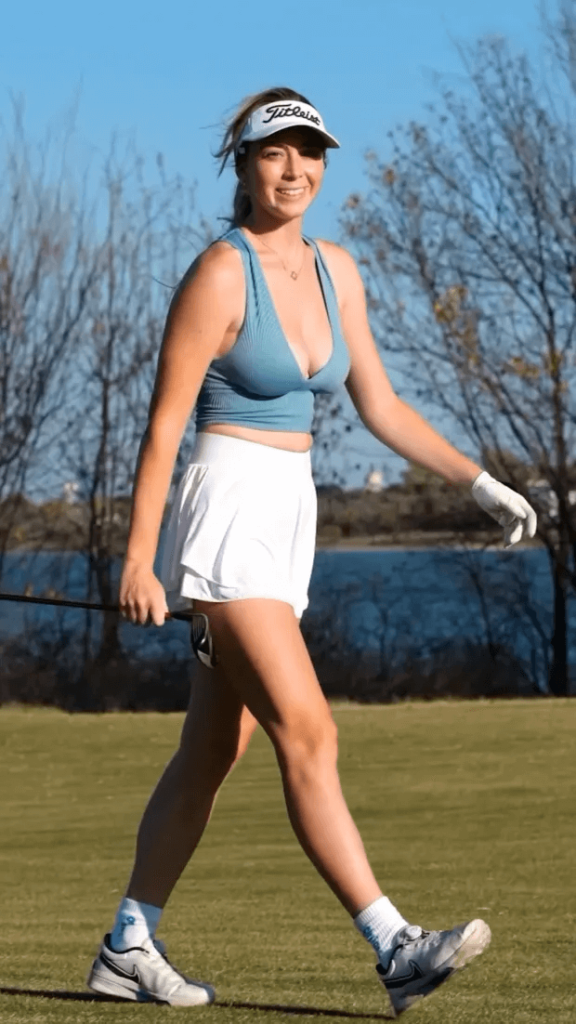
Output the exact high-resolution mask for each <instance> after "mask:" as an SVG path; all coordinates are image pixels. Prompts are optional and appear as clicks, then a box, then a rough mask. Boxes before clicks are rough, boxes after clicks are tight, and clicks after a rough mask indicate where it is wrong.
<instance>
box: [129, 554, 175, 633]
mask: <svg viewBox="0 0 576 1024" xmlns="http://www.w3.org/2000/svg"><path fill="white" fill-rule="evenodd" d="M119 605H120V611H121V613H122V615H123V616H124V618H126V619H129V620H130V622H133V623H134V624H135V625H138V624H140V625H141V626H145V625H146V624H147V622H148V621H149V619H151V620H152V622H153V623H154V625H155V626H163V625H164V622H165V620H166V618H167V616H168V615H169V610H168V605H167V604H166V594H165V592H164V587H163V586H162V584H161V583H160V580H159V579H157V577H156V576H155V575H154V573H153V571H152V569H151V568H149V566H143V565H142V564H141V563H140V562H132V561H130V560H129V559H127V560H126V561H125V562H124V566H123V569H122V576H121V579H120V593H119Z"/></svg>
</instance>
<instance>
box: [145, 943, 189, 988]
mask: <svg viewBox="0 0 576 1024" xmlns="http://www.w3.org/2000/svg"><path fill="white" fill-rule="evenodd" d="M153 942H154V946H155V948H156V949H157V950H158V952H159V953H160V956H161V957H162V959H163V960H164V963H165V965H166V966H164V964H163V965H162V972H163V974H164V975H165V977H166V978H168V977H172V979H173V978H174V975H177V977H178V979H179V981H180V980H181V981H185V982H186V984H188V979H187V977H186V975H185V974H182V973H181V971H179V970H178V968H177V967H174V964H173V963H171V962H170V960H169V959H168V953H167V951H166V944H165V943H164V942H162V939H154V940H153ZM158 966H160V965H158Z"/></svg>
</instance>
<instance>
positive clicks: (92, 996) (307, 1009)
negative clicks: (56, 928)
mask: <svg viewBox="0 0 576 1024" xmlns="http://www.w3.org/2000/svg"><path fill="white" fill-rule="evenodd" d="M0 996H36V997H37V998H39V999H68V1000H72V1001H73V1002H77V1003H124V1004H125V1003H126V1000H125V999H117V998H116V997H115V996H105V995H99V994H98V993H96V992H66V991H59V990H58V989H43V988H6V987H0ZM140 1005H141V1006H146V1005H148V1006H149V1005H150V1002H148V1003H140ZM218 1009H227V1010H260V1011H263V1012H265V1013H296V1014H302V1015H303V1016H309V1017H352V1018H354V1019H355V1020H391V1019H392V1018H391V1017H388V1016H386V1014H384V1013H355V1012H354V1011H353V1010H330V1009H323V1008H321V1007H319V1006H284V1005H282V1004H281V1003H237V1002H230V1001H226V1000H222V1001H221V1002H220V1001H219V1000H216V1002H215V1003H213V1010H218Z"/></svg>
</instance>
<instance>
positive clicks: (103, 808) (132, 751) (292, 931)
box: [0, 701, 576, 1024]
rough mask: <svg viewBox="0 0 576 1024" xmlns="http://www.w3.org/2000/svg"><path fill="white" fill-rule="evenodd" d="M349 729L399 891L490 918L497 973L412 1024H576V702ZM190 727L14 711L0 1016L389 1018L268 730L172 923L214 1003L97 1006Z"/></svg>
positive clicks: (355, 803)
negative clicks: (141, 842)
mask: <svg viewBox="0 0 576 1024" xmlns="http://www.w3.org/2000/svg"><path fill="white" fill-rule="evenodd" d="M335 716H336V718H337V721H338V724H339V727H340V746H341V756H340V766H341V775H342V780H343V785H344V789H345V792H346V795H347V798H348V800H349V803H350V806H351V809H352V812H353V814H354V816H355V818H356V821H357V823H358V825H359V827H360V830H361V832H362V834H363V836H364V840H365V843H366V846H367V849H368V852H369V855H370V857H371V859H372V862H373V864H374V866H375V869H376V874H377V876H378V877H379V878H380V879H381V882H382V887H383V889H384V891H385V892H386V893H387V894H388V895H389V896H390V897H391V898H392V899H393V900H394V902H396V903H397V904H398V906H399V907H400V909H401V910H402V911H403V913H404V915H405V916H406V917H407V918H408V920H410V921H412V922H418V923H421V924H423V925H425V926H428V927H447V926H449V925H453V924H456V923H458V922H459V921H461V920H466V919H468V918H471V917H476V916H481V917H485V918H486V920H488V922H489V923H490V925H491V927H492V931H493V941H492V945H491V947H490V948H489V950H488V951H487V952H486V953H485V954H484V956H483V957H482V958H481V960H479V961H477V962H476V963H475V964H473V965H472V966H471V967H470V969H469V970H468V971H465V972H464V973H463V974H462V975H461V977H458V978H456V979H455V980H454V981H451V982H449V983H448V984H447V985H446V986H444V988H441V989H440V990H439V992H438V993H436V994H435V995H434V996H432V997H431V998H430V999H428V1000H426V1001H425V1002H424V1003H423V1004H422V1005H421V1006H420V1007H418V1008H417V1009H415V1010H414V1011H412V1012H411V1013H410V1014H409V1015H408V1016H407V1017H406V1018H403V1019H406V1020H407V1021H411V1022H412V1021H413V1022H414V1024H416V1022H417V1021H418V1020H421V1021H426V1022H428V1024H440V1022H450V1024H461V1022H464V1021H466V1022H474V1024H476V1022H490V1024H496V1022H498V1024H512V1022H514V1024H516V1022H518V1024H532V1022H534V1024H535V1022H538V1024H545V1022H552V1021H553V1022H555V1024H564V1022H565V1024H568V1022H570V1024H573V1022H574V1020H575V1019H576V935H575V917H576V899H575V895H574V893H575V870H576V823H575V811H576V801H575V799H574V778H575V769H576V753H575V751H576V701H572V702H569V701H534V702H525V703H524V702H510V703H507V702H501V703H489V702H486V703H484V702H482V703H474V704H472V703H470V704H468V703H448V704H441V703H437V704H414V705H403V706H398V705H397V706H392V707H356V706H351V705H350V706H348V705H338V706H335ZM181 720H182V716H180V715H165V716H163V715H158V714H141V715H129V714H125V715H120V714H118V715H105V716H68V715H65V714H63V713H61V712H56V711H52V710H43V709H34V710H25V709H19V708H7V709H6V708H4V709H0V765H1V776H0V777H1V779H2V785H1V796H0V844H1V845H0V906H1V908H2V909H1V921H2V954H1V957H0V1021H11V1022H12V1021H13V1022H20V1021H22V1022H24V1021H26V1022H31V1021H42V1022H44V1021H46V1022H50V1021H58V1022H64V1021H66V1022H76V1021H86V1022H93V1021H110V1022H116V1021H127V1022H130V1021H136V1020H139V1021H146V1022H156V1021H161V1020H162V1021H166V1020H167V1019H168V1018H169V1019H170V1020H173V1019H176V1017H178V1018H179V1019H180V1018H181V1017H184V1016H186V1017H187V1018H188V1016H189V1015H191V1014H192V1015H194V1017H195V1019H197V1020H198V1024H205V1022H207V1021H208V1020H209V1019H210V1020H212V1021H214V1022H215V1024H228V1022H230V1024H244V1022H248V1021H250V1022H256V1021H261V1022H263V1024H273V1022H275V1021H279V1020H280V1019H281V1018H283V1019H284V1020H286V1019H287V1018H286V1014H285V1011H283V1009H282V1008H283V1007H289V1006H293V1007H302V1008H308V1011H309V1010H310V1008H316V1010H317V1011H321V1010H331V1011H341V1012H342V1015H343V1016H346V1015H362V1017H364V1018H365V1019H370V1018H372V1019H374V1018H379V1017H383V1016H384V1015H385V1014H386V1013H387V1005H386V998H385V993H384V990H383V989H381V987H380V985H379V983H378V982H377V980H376V975H375V972H374V968H373V962H374V961H373V955H372V952H371V950H370V949H369V947H368V946H366V945H365V943H364V941H363V940H362V939H361V938H360V937H359V936H358V935H357V934H356V932H355V930H354V929H353V927H352V925H351V923H350V921H349V919H348V918H347V916H346V914H345V913H344V912H343V911H342V910H341V908H340V906H339V904H338V903H337V902H336V900H335V898H334V897H333V896H332V895H331V894H330V892H329V891H328V890H327V889H326V887H325V886H324V883H323V882H321V881H320V879H319V878H318V877H317V876H316V874H315V872H314V871H313V869H312V868H311V867H310V865H309V864H308V862H307V860H306V859H305V857H304V855H303V854H302V853H301V851H300V849H299V847H298V846H297V844H296V841H295V839H294V838H293V835H292V833H291V830H290V827H289V825H288V822H287V819H286V815H285V811H284V806H283V802H282V796H281V788H280V782H279V777H278V772H277V769H276V766H275V762H274V760H273V756H272V753H271V750H270V748H269V744H268V742H267V740H266V739H265V737H264V736H263V735H262V734H259V735H257V736H256V737H255V739H254V741H253V746H252V748H251V750H250V751H249V753H248V755H247V757H246V759H245V761H244V763H243V764H241V765H240V766H239V768H238V769H237V770H236V772H235V774H234V775H233V776H232V777H231V778H230V779H229V780H228V782H227V784H226V786H225V787H224V790H223V791H222V794H221V796H220V799H219V802H218V804H217V807H216V811H215V813H214V816H213V819H212V822H211V824H210V827H209V829H208V832H207V834H206V836H205V838H204V840H203V842H202V845H201V847H200V849H199V850H198V852H197V854H196V857H195V858H194V860H193V862H192V864H191V865H190V866H189V868H188V870H187V872H186V874H185V876H184V878H183V879H182V881H181V883H180V885H179V887H178V888H177V890H176V893H175V895H174V897H173V900H172V902H171V903H170V905H169V907H168V910H167V911H166V914H165V916H164V918H163V920H162V922H161V927H160V930H159V934H160V936H161V937H162V938H164V939H165V940H166V941H167V942H168V949H169V953H170V956H171V958H172V960H173V961H174V963H175V964H176V965H177V966H179V967H180V968H181V969H182V970H183V971H185V972H187V973H189V974H192V975H193V976H196V977H201V978H205V979H206V980H209V981H211V982H213V983H214V985H215V986H216V989H217V992H218V1000H219V1003H216V1005H215V1006H213V1007H211V1008H208V1009H202V1010H188V1011H187V1010H181V1009H178V1010H177V1009H172V1010H170V1009H168V1008H163V1007H159V1006H150V1005H136V1004H131V1003H121V1004H120V1003H104V1002H97V1001H84V1000H83V997H82V996H81V994H82V993H83V992H84V983H85V976H86V972H87V970H88V967H89V964H90V962H91V958H92V956H93V954H94V952H95V950H96V948H97V946H98V944H99V941H100V939H101V936H102V934H103V932H104V931H105V930H107V929H108V928H109V927H110V924H111V921H112V918H113V914H114V911H115V909H116V905H117V902H118V899H119V897H120V895H121V892H122V889H123V886H124V884H125V881H126V876H127V872H128V870H129V866H130V863H131V857H132V850H133V841H134V834H135V830H136V826H137V823H138V820H139V817H140V813H141V811H142V808H143V805H144V803H145V801H146V798H147V796H148V793H149V791H150V789H151V787H152V786H153V784H154V782H155V780H156V778H157V776H158V774H159V771H160V769H161V767H162V766H163V764H164V763H165V762H166V761H167V759H168V758H169V756H170V754H171V751H172V749H173V747H174V744H175V743H176V740H177V737H178V734H179V728H180V724H181ZM9 990H13V991H9ZM14 990H17V991H14ZM42 992H44V993H45V995H42V994H41V993H42ZM50 993H54V994H56V993H60V994H59V995H58V996H56V997H53V998H46V996H47V995H49V994H50ZM67 993H68V997H67V998H65V996H66V994H67ZM74 994H77V995H76V998H74ZM226 1004H227V1005H226ZM230 1004H234V1005H230ZM247 1004H252V1005H251V1006H250V1005H247ZM253 1004H260V1007H261V1009H257V1008H254V1005H253ZM303 1012H304V1011H303ZM330 1016H332V1014H331V1015H330ZM306 1019H311V1017H308V1016H307V1017H306ZM322 1019H328V1018H327V1017H323V1018H322Z"/></svg>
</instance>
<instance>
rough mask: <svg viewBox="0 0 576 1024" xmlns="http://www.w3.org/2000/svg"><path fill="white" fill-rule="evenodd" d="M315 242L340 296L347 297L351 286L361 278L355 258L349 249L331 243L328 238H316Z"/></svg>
mask: <svg viewBox="0 0 576 1024" xmlns="http://www.w3.org/2000/svg"><path fill="white" fill-rule="evenodd" d="M314 241H315V242H316V244H317V246H318V248H319V249H320V252H321V253H322V255H323V257H324V259H325V261H326V265H327V267H328V270H329V271H330V274H331V276H332V278H333V280H334V284H335V286H336V290H337V292H338V294H339V295H340V296H345V295H346V294H347V292H348V290H349V288H350V286H351V284H352V283H353V282H356V281H357V280H358V279H359V277H360V274H359V271H358V267H357V265H356V261H355V259H354V257H353V256H352V255H351V254H350V253H349V252H348V249H345V248H344V246H343V245H337V243H336V242H329V241H328V240H327V239H326V238H316V239H314Z"/></svg>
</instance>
